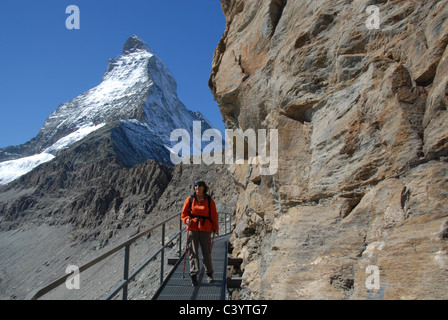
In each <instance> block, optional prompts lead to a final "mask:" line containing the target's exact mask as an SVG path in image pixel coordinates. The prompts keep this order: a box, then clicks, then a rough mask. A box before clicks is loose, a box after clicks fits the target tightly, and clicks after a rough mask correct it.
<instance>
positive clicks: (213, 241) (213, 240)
mask: <svg viewBox="0 0 448 320" xmlns="http://www.w3.org/2000/svg"><path fill="white" fill-rule="evenodd" d="M214 243H215V233H214V232H213V239H212V248H211V250H210V253H211V252H212V251H213V244H214Z"/></svg>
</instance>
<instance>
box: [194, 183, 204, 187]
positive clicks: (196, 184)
mask: <svg viewBox="0 0 448 320" xmlns="http://www.w3.org/2000/svg"><path fill="white" fill-rule="evenodd" d="M194 186H195V187H204V183H202V182H195V183H194Z"/></svg>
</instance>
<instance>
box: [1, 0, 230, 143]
mask: <svg viewBox="0 0 448 320" xmlns="http://www.w3.org/2000/svg"><path fill="white" fill-rule="evenodd" d="M70 5H76V6H78V8H79V10H80V29H79V30H76V29H73V30H69V29H67V28H66V25H65V22H66V20H67V18H68V17H69V16H70V14H67V13H66V12H65V11H66V8H67V7H68V6H70ZM224 29H225V18H224V15H223V13H222V10H221V3H220V1H219V0H188V1H186V0H163V1H160V0H69V1H65V0H6V1H2V3H1V10H0V41H1V48H0V62H1V66H0V70H1V71H0V147H6V146H9V145H19V144H22V143H25V142H27V141H29V140H30V139H32V138H33V137H35V136H36V134H37V133H38V132H39V129H40V128H41V127H42V125H43V123H44V121H45V119H46V118H47V117H48V116H49V115H50V113H51V112H52V111H54V110H55V109H56V108H57V107H58V106H59V105H60V104H61V103H64V102H66V101H68V100H71V99H73V98H75V97H77V96H78V95H79V94H81V93H83V92H84V91H87V90H89V89H91V88H93V87H95V86H96V85H98V84H99V83H100V81H101V78H102V76H103V74H104V72H105V70H106V67H107V65H108V59H109V58H115V57H117V56H118V55H120V54H121V53H122V48H123V45H124V43H125V42H126V40H127V39H128V38H129V37H130V36H132V35H134V34H135V35H137V36H138V37H140V38H141V39H142V40H144V41H145V42H146V43H147V44H148V45H149V46H150V47H151V48H152V49H153V50H154V51H155V53H156V54H157V55H158V56H159V57H160V58H161V59H162V60H163V61H164V62H165V64H166V65H167V67H168V68H169V69H170V71H171V73H172V74H173V76H174V78H175V79H176V82H177V85H178V95H179V98H180V100H181V101H182V102H183V103H184V104H185V105H186V106H187V108H188V109H190V110H193V111H200V112H202V113H203V114H204V115H205V117H206V118H208V119H209V120H210V121H211V122H212V123H213V124H214V125H215V126H217V127H218V128H219V129H221V130H222V129H224V124H223V122H222V117H221V114H220V112H219V108H218V106H217V103H216V102H215V101H214V99H213V95H212V94H211V92H210V89H209V88H208V79H209V77H210V72H211V63H212V58H213V52H214V50H215V49H216V47H217V45H218V42H219V40H220V39H221V36H222V35H223V33H224Z"/></svg>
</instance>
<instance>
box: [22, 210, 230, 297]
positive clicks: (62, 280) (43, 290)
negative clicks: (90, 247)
mask: <svg viewBox="0 0 448 320" xmlns="http://www.w3.org/2000/svg"><path fill="white" fill-rule="evenodd" d="M227 215H228V213H227V212H226V213H225V218H224V223H225V228H224V229H225V232H224V233H227V221H228V218H227ZM176 218H178V219H179V231H178V232H177V233H175V234H174V235H173V236H172V237H171V238H170V239H169V240H168V241H167V242H166V243H165V224H166V223H168V222H170V221H171V220H174V219H176ZM160 227H162V246H161V247H160V248H158V249H157V250H156V252H155V253H153V254H152V255H151V256H150V257H149V258H148V259H146V260H145V261H144V262H143V263H142V264H141V265H140V266H138V267H137V268H136V269H135V270H134V271H133V272H132V273H131V275H129V252H130V250H129V249H130V245H131V244H132V243H134V242H135V241H136V240H138V239H140V238H141V237H143V236H145V235H147V234H148V233H150V232H151V231H153V230H155V229H157V228H160ZM229 228H230V231H232V215H231V214H230V220H229ZM185 229H186V228H185V227H183V223H182V220H180V215H179V214H175V215H173V216H171V217H169V218H167V219H166V220H164V221H162V222H160V223H159V224H157V225H155V226H153V227H151V228H149V229H147V230H145V231H142V232H140V233H138V234H136V235H135V236H133V237H131V238H130V239H128V240H126V241H124V242H123V243H121V244H119V245H117V246H116V247H114V248H112V249H110V250H109V251H107V252H105V253H104V254H102V255H100V256H99V257H97V258H94V259H92V260H91V261H89V262H87V263H85V264H83V265H82V266H81V267H79V269H78V271H79V273H81V272H83V271H85V270H87V269H89V268H90V267H92V266H94V265H96V264H97V263H99V262H101V261H102V260H104V259H106V258H108V257H109V256H111V255H112V254H114V253H116V252H118V251H120V250H121V249H123V248H124V249H125V258H124V272H123V279H122V280H121V281H120V283H119V284H118V285H117V286H116V287H115V288H114V289H112V291H111V292H109V294H108V295H106V296H105V297H104V300H109V299H112V298H113V297H114V296H115V295H116V294H117V293H118V292H119V291H120V290H123V300H126V299H127V287H128V284H129V282H130V281H131V280H133V279H134V278H135V276H136V275H137V274H138V273H140V271H142V270H143V268H144V267H146V265H147V264H148V263H149V262H151V261H152V260H154V259H155V258H156V256H157V255H158V254H159V253H162V258H161V270H160V274H161V275H160V285H162V284H163V272H164V271H163V264H164V262H163V260H164V249H165V248H166V247H167V246H169V245H170V244H171V243H172V242H173V241H174V239H176V238H177V237H180V241H179V259H181V251H182V238H181V237H182V232H184V231H185ZM73 273H74V271H72V273H69V274H65V275H63V276H61V277H59V278H57V279H55V280H53V281H52V282H50V283H48V284H47V285H45V286H43V287H40V288H38V289H37V290H34V291H33V292H31V293H30V294H29V295H28V296H27V297H26V300H37V299H38V298H39V297H42V296H43V295H45V294H47V293H48V292H50V291H51V290H53V289H55V288H57V287H58V286H60V285H61V284H63V283H65V282H66V281H67V279H68V278H69V277H71V276H72V275H73Z"/></svg>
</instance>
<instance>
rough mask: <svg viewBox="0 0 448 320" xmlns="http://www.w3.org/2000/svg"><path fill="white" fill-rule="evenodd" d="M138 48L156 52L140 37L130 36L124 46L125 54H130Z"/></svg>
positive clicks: (152, 52)
mask: <svg viewBox="0 0 448 320" xmlns="http://www.w3.org/2000/svg"><path fill="white" fill-rule="evenodd" d="M138 50H145V51H148V52H149V53H151V54H154V51H153V50H152V49H151V48H150V47H149V46H148V45H147V44H146V43H145V42H144V41H143V40H142V39H140V38H139V37H137V36H136V35H133V36H132V37H130V38H129V39H128V40H127V41H126V43H125V44H124V46H123V55H125V54H129V53H132V52H135V51H138Z"/></svg>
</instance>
